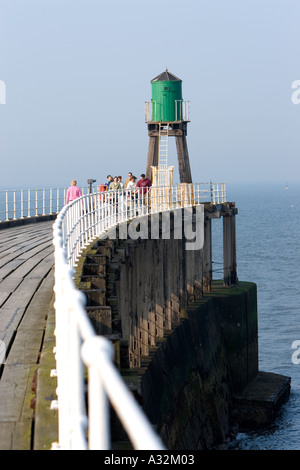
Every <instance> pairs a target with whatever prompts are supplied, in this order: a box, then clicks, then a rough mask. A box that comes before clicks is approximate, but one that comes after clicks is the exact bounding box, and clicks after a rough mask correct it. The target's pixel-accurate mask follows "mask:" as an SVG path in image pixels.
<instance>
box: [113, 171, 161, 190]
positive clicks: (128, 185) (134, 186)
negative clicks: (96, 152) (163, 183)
mask: <svg viewBox="0 0 300 470" xmlns="http://www.w3.org/2000/svg"><path fill="white" fill-rule="evenodd" d="M106 186H107V190H108V191H111V190H117V189H127V190H130V191H132V192H136V193H139V194H145V193H146V192H147V191H148V190H149V188H151V186H152V182H151V180H150V179H149V178H146V176H145V174H144V173H142V174H141V177H140V180H139V181H138V182H137V178H136V176H134V175H133V174H132V173H131V171H130V172H129V173H128V178H126V180H125V184H124V183H123V181H122V176H115V177H114V178H113V177H112V176H111V175H107V185H106Z"/></svg>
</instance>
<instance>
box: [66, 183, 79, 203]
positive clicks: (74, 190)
mask: <svg viewBox="0 0 300 470" xmlns="http://www.w3.org/2000/svg"><path fill="white" fill-rule="evenodd" d="M76 185H77V181H76V180H73V181H72V182H71V186H70V187H69V188H68V191H67V196H66V204H68V203H69V202H71V201H74V199H77V198H78V197H81V196H82V194H81V191H80V189H79V188H78V186H76Z"/></svg>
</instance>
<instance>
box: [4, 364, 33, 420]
mask: <svg viewBox="0 0 300 470" xmlns="http://www.w3.org/2000/svg"><path fill="white" fill-rule="evenodd" d="M30 369H31V368H30V366H24V365H19V364H18V365H9V366H5V367H4V371H3V374H2V377H1V381H0V423H1V422H2V421H4V422H8V421H14V422H15V421H19V420H20V417H21V412H22V407H23V401H24V395H25V391H26V389H27V382H28V377H29V373H30Z"/></svg>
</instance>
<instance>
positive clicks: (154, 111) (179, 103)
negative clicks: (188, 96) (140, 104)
mask: <svg viewBox="0 0 300 470" xmlns="http://www.w3.org/2000/svg"><path fill="white" fill-rule="evenodd" d="M158 106H161V104H159V103H158V105H157V102H156V101H155V100H151V101H145V122H152V121H153V122H157V117H158ZM174 113H175V121H190V120H191V102H190V101H184V100H175V101H174Z"/></svg>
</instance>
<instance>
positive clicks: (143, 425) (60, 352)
mask: <svg viewBox="0 0 300 470" xmlns="http://www.w3.org/2000/svg"><path fill="white" fill-rule="evenodd" d="M203 188H204V186H201V185H194V184H190V185H179V186H176V187H174V188H152V189H151V190H150V191H149V192H148V193H147V194H146V195H144V196H143V197H136V195H135V193H131V192H129V191H107V192H104V193H100V192H99V193H93V194H88V195H85V196H83V197H81V198H80V199H77V200H76V201H73V202H71V203H70V204H68V205H67V206H65V207H64V208H63V209H62V210H61V212H60V213H59V214H58V216H57V219H56V222H55V224H54V226H53V243H54V246H55V288H54V289H55V311H56V328H55V335H56V348H55V354H56V373H55V375H56V376H57V401H55V402H54V403H53V406H57V408H58V416H59V419H58V434H59V442H58V443H56V444H54V445H53V448H59V449H90V450H92V449H109V448H110V426H109V406H108V404H109V402H110V403H111V405H112V406H113V408H114V409H115V411H116V413H117V415H118V417H119V419H120V421H121V423H122V425H123V426H124V429H125V430H126V432H127V434H128V436H129V439H130V440H131V443H132V445H133V448H135V449H139V450H162V449H164V446H163V444H162V442H161V440H160V438H159V437H158V436H157V435H156V433H155V432H154V431H153V429H152V426H151V424H150V423H149V422H148V419H147V418H146V416H145V414H144V413H143V411H142V410H141V408H140V406H139V405H138V404H137V403H136V401H135V400H134V398H133V397H132V395H131V393H130V392H129V390H128V389H127V387H126V385H125V383H124V382H123V379H122V377H121V376H120V374H119V372H118V371H117V369H116V368H115V366H114V363H113V348H112V345H111V343H110V342H109V340H108V339H106V338H104V337H101V336H97V335H96V334H95V332H94V330H93V328H92V326H91V323H90V320H89V318H88V316H87V314H86V312H85V297H84V294H83V293H81V292H80V291H78V290H77V289H76V287H75V284H74V282H73V276H74V267H75V266H76V263H77V261H78V259H79V258H80V255H81V253H82V250H83V249H84V248H86V247H87V246H89V245H90V244H91V243H93V241H95V240H96V239H97V238H99V237H101V236H103V235H104V234H105V233H106V232H107V231H108V230H109V229H111V228H112V227H114V226H115V225H116V224H118V223H119V222H124V221H130V220H131V219H132V218H134V217H137V216H142V215H148V214H151V213H153V212H155V211H157V212H158V211H161V210H172V209H176V208H181V207H187V206H191V205H195V204H199V203H201V202H206V201H209V202H213V203H218V202H220V203H221V202H225V200H226V193H225V185H215V186H214V187H212V186H211V185H210V186H209V187H208V189H205V188H204V189H203ZM214 188H215V191H213V189H214ZM85 369H87V377H88V379H87V390H88V391H87V396H88V398H87V399H88V407H86V388H85V383H84V370H85ZM87 408H88V410H87Z"/></svg>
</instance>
